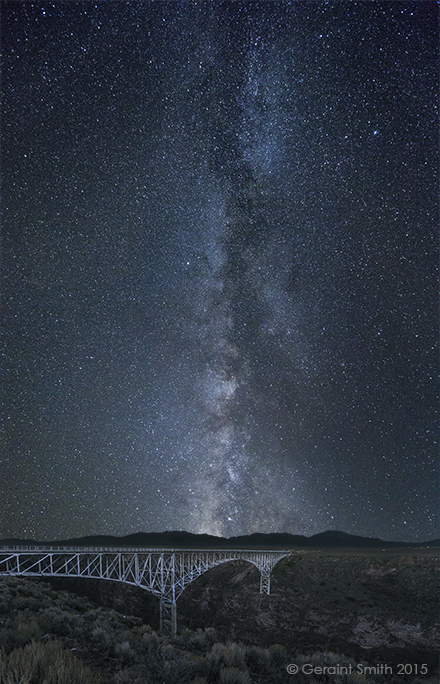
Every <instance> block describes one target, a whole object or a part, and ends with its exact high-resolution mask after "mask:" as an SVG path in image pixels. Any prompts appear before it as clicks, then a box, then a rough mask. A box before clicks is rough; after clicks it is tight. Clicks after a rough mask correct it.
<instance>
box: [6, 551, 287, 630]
mask: <svg viewBox="0 0 440 684" xmlns="http://www.w3.org/2000/svg"><path fill="white" fill-rule="evenodd" d="M289 555H290V551H286V550H283V551H267V550H261V551H260V550H255V551H247V550H239V549H221V550H220V549H139V548H113V547H111V548H107V547H93V548H89V547H87V548H69V547H60V546H51V547H41V546H26V547H21V546H20V547H5V548H0V575H22V576H26V577H29V576H30V577H32V576H50V577H88V578H90V577H94V578H96V579H103V580H112V581H115V582H124V583H126V584H131V585H134V586H137V587H140V588H142V589H145V590H146V591H149V592H151V593H152V594H155V595H156V596H158V597H159V599H160V629H161V631H162V632H169V633H170V634H171V635H172V636H173V637H175V636H176V631H177V610H176V601H177V599H178V598H179V596H180V595H181V594H182V592H183V590H184V589H185V587H186V586H187V585H188V584H190V582H193V581H194V580H195V579H197V577H200V575H202V574H203V573H204V572H207V571H208V570H210V569H211V568H214V567H215V566H216V565H220V564H221V563H228V562H230V561H234V560H244V561H247V562H248V563H252V565H255V567H257V568H258V570H259V571H260V593H265V594H270V574H271V572H272V570H273V568H274V567H275V565H276V564H277V563H278V561H280V560H281V559H282V558H285V557H286V556H289Z"/></svg>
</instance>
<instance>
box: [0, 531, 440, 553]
mask: <svg viewBox="0 0 440 684" xmlns="http://www.w3.org/2000/svg"><path fill="white" fill-rule="evenodd" d="M33 545H37V546H117V547H119V546H121V547H124V546H127V547H130V546H131V547H143V548H162V547H164V548H174V547H175V548H188V549H194V548H199V549H200V548H205V549H207V548H213V549H218V548H223V549H231V548H232V549H234V548H240V549H246V548H248V549H259V548H260V549H286V548H287V549H290V548H295V547H300V548H331V547H334V548H337V547H344V548H379V547H380V548H402V547H404V548H420V547H430V546H431V547H432V546H440V539H434V540H432V541H427V542H394V541H383V540H382V539H378V538H376V537H360V536H357V535H353V534H347V533H346V532H339V531H337V530H328V531H327V532H321V533H319V534H314V535H313V536H311V537H305V536H303V535H295V534H289V533H287V532H272V533H269V534H265V533H262V532H254V533H253V534H249V535H244V536H239V537H230V538H229V539H228V538H225V537H214V536H212V535H209V534H193V533H192V532H179V531H173V532H136V533H134V534H129V535H126V536H124V537H115V536H112V535H93V536H88V537H80V538H77V539H62V540H52V541H34V540H31V539H0V546H33Z"/></svg>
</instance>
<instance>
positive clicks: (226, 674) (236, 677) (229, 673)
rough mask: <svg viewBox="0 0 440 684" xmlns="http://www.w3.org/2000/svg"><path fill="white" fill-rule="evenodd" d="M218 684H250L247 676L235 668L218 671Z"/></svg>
mask: <svg viewBox="0 0 440 684" xmlns="http://www.w3.org/2000/svg"><path fill="white" fill-rule="evenodd" d="M218 681H219V684H251V680H250V677H249V674H248V673H247V672H243V670H239V669H238V668H236V667H224V668H222V669H221V670H220V678H219V680H218Z"/></svg>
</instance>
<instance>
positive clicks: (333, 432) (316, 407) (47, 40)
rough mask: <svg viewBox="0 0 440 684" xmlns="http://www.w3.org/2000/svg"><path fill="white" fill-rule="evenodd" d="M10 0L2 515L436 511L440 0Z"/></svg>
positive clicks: (420, 527)
mask: <svg viewBox="0 0 440 684" xmlns="http://www.w3.org/2000/svg"><path fill="white" fill-rule="evenodd" d="M2 15H3V17H2V18H3V29H2V30H3V36H2V40H3V47H4V57H3V69H4V74H5V76H4V80H3V86H2V87H3V100H4V115H3V122H2V136H3V142H2V155H3V195H4V202H3V214H4V220H3V225H4V240H3V242H4V248H3V271H4V274H5V281H4V282H5V285H4V297H3V302H4V310H5V319H4V320H5V326H4V329H5V335H4V339H5V344H4V359H5V362H4V368H5V378H6V382H5V388H6V392H5V393H4V396H5V403H4V407H5V409H4V415H5V417H6V430H5V435H6V439H5V458H4V461H3V463H4V466H3V468H4V477H3V478H2V485H1V486H2V488H3V490H2V498H3V501H5V502H6V505H5V506H4V509H3V513H2V514H3V516H4V517H3V519H2V532H1V536H3V537H7V536H20V537H24V536H27V537H33V538H51V539H53V538H63V537H64V538H66V537H68V536H71V537H72V536H80V535H85V534H96V533H105V534H127V533H131V532H135V531H139V530H142V531H161V530H165V529H185V530H188V531H191V532H197V533H201V532H207V533H211V534H216V535H223V536H233V535H239V534H246V533H251V532H256V531H263V532H280V531H287V532H292V533H299V534H313V533H316V532H320V531H323V530H325V529H340V530H343V531H345V532H350V533H355V534H362V535H372V536H380V537H383V538H386V539H402V540H404V539H406V540H408V541H414V540H422V539H429V538H433V537H435V536H438V533H439V532H438V530H439V527H438V512H439V507H438V485H439V478H438V458H437V448H438V447H437V422H436V411H437V405H438V384H437V377H438V348H437V330H438V313H437V305H436V302H437V292H438V284H437V261H438V260H437V252H438V250H437V239H436V231H437V227H438V196H437V195H438V193H437V187H438V182H437V175H438V150H437V145H436V143H435V141H436V140H437V134H438V118H437V106H438V97H437V95H438V45H437V35H438V17H437V8H436V3H435V2H414V3H412V2H405V3H399V2H395V3H389V2H384V3H381V2H375V3H339V2H335V3H332V2H292V3H290V2H261V3H260V2H255V3H250V2H243V3H241V2H233V3H232V2H231V3H226V2H225V3H222V2H218V3H217V2H199V3H192V2H188V3H181V2H163V3H153V2H151V3H150V2H144V3H137V2H133V3H131V2H112V3H98V4H96V5H95V4H93V3H59V2H58V3H50V2H49V3H41V2H36V3H32V5H30V4H29V3H4V4H3V6H2Z"/></svg>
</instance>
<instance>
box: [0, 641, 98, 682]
mask: <svg viewBox="0 0 440 684" xmlns="http://www.w3.org/2000/svg"><path fill="white" fill-rule="evenodd" d="M0 681H1V682H4V683H5V684H41V683H42V682H44V684H99V683H100V678H99V677H98V676H97V675H94V674H92V673H91V672H90V670H89V669H88V668H86V667H85V666H84V665H83V664H82V663H81V662H80V661H79V660H77V659H76V658H75V656H74V655H72V653H70V651H64V650H63V647H62V645H61V643H60V642H58V641H48V642H47V643H45V644H42V643H37V642H36V641H31V643H30V644H27V645H26V646H24V647H22V648H16V649H14V650H13V651H11V653H10V654H9V655H5V653H4V651H0Z"/></svg>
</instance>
